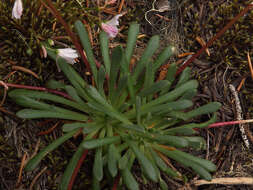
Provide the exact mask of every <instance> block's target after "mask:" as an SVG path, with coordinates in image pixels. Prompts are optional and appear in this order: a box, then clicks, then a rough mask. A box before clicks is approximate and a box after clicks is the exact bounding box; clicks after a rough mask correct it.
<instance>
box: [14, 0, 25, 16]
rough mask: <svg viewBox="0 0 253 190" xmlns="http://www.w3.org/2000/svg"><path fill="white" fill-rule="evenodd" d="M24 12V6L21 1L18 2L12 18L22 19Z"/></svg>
mask: <svg viewBox="0 0 253 190" xmlns="http://www.w3.org/2000/svg"><path fill="white" fill-rule="evenodd" d="M22 12H23V4H22V1H21V0H16V1H15V3H14V6H13V9H12V17H13V18H16V19H20V18H21V16H22Z"/></svg>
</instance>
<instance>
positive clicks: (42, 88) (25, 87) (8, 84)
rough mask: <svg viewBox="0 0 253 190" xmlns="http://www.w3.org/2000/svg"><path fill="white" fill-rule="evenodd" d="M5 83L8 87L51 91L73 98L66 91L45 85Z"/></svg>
mask: <svg viewBox="0 0 253 190" xmlns="http://www.w3.org/2000/svg"><path fill="white" fill-rule="evenodd" d="M5 84H6V85H7V86H8V87H14V88H21V89H30V90H39V91H44V92H50V93H53V94H57V95H60V96H63V97H64V98H68V99H72V98H71V97H70V96H69V95H68V94H66V93H64V92H60V91H58V90H53V89H49V88H44V87H38V86H27V85H22V84H12V83H5Z"/></svg>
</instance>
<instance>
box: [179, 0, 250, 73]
mask: <svg viewBox="0 0 253 190" xmlns="http://www.w3.org/2000/svg"><path fill="white" fill-rule="evenodd" d="M252 7H253V3H250V4H249V5H248V6H247V7H246V8H245V9H243V10H242V11H241V12H240V13H239V14H238V15H237V16H236V17H234V18H233V19H232V20H231V21H230V22H229V23H228V24H227V25H226V26H225V27H224V28H222V30H220V31H219V32H218V33H217V34H216V35H215V36H214V37H213V38H211V39H210V40H209V41H208V42H207V44H206V45H204V46H203V47H202V48H201V49H200V50H199V51H198V52H197V53H195V54H194V55H193V56H192V57H191V58H190V59H189V60H187V61H186V62H185V63H184V64H183V65H182V66H181V67H179V68H178V70H177V73H176V75H179V74H180V73H181V72H182V71H183V70H184V69H185V68H186V67H187V66H188V65H189V64H190V63H191V62H192V61H193V60H194V59H195V58H197V57H198V56H199V55H200V54H201V53H202V52H203V51H205V50H206V49H207V48H208V47H209V46H211V45H212V44H213V42H214V41H215V40H217V39H218V38H219V37H220V36H222V35H223V34H224V33H225V32H226V31H227V30H228V29H229V28H230V27H231V26H232V25H233V24H234V23H235V22H237V21H238V20H239V18H240V17H242V16H243V15H244V14H245V13H247V12H248V11H249V10H250V9H251V8H252Z"/></svg>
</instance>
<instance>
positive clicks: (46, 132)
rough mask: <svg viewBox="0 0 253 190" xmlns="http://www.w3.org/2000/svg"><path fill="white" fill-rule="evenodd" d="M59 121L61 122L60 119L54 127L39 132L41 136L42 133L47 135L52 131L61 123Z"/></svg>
mask: <svg viewBox="0 0 253 190" xmlns="http://www.w3.org/2000/svg"><path fill="white" fill-rule="evenodd" d="M59 123H60V121H58V122H57V123H56V124H54V125H53V127H51V128H49V129H48V130H46V131H42V132H40V133H38V134H37V135H38V136H41V135H47V134H49V133H51V132H52V131H53V130H54V129H55V128H56V127H57V126H58V125H59Z"/></svg>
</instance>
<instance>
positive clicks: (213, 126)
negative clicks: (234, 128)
mask: <svg viewBox="0 0 253 190" xmlns="http://www.w3.org/2000/svg"><path fill="white" fill-rule="evenodd" d="M242 123H253V119H248V120H239V121H226V122H219V123H213V124H211V125H208V126H207V128H216V127H222V126H226V125H235V124H242Z"/></svg>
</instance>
